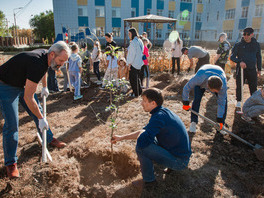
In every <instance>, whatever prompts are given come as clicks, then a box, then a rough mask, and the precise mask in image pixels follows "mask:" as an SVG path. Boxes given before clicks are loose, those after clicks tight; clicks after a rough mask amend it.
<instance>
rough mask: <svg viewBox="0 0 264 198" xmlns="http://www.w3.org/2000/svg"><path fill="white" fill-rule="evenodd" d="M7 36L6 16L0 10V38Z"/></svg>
mask: <svg viewBox="0 0 264 198" xmlns="http://www.w3.org/2000/svg"><path fill="white" fill-rule="evenodd" d="M5 34H6V23H5V14H4V13H3V12H2V11H1V10H0V36H5Z"/></svg>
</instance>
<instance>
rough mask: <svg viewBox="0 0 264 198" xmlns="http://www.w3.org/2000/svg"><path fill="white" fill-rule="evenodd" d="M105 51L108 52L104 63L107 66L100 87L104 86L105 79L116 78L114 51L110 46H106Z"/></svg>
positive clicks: (116, 69) (116, 68)
mask: <svg viewBox="0 0 264 198" xmlns="http://www.w3.org/2000/svg"><path fill="white" fill-rule="evenodd" d="M105 51H106V52H108V54H107V58H106V64H107V65H108V67H107V70H106V72H105V75H104V80H103V85H102V88H104V87H105V85H106V84H107V81H112V80H116V81H117V80H118V79H117V73H118V65H117V57H116V56H115V52H114V51H113V49H112V48H111V47H110V46H108V47H106V48H105Z"/></svg>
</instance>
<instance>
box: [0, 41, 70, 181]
mask: <svg viewBox="0 0 264 198" xmlns="http://www.w3.org/2000/svg"><path fill="white" fill-rule="evenodd" d="M70 54H71V51H70V49H69V47H68V46H67V44H66V43H65V42H63V41H59V42H57V43H55V44H53V45H52V46H51V47H50V49H49V50H46V49H38V50H34V51H30V52H22V53H19V54H17V55H15V56H14V57H12V58H11V59H10V60H9V61H7V62H6V63H4V64H3V65H2V66H1V67H0V107H1V112H2V115H3V117H4V120H5V124H4V127H3V150H4V162H5V166H6V170H7V175H8V177H9V178H16V177H19V171H18V169H17V155H16V152H17V147H18V125H19V124H18V123H19V118H18V102H19V103H20V104H21V105H22V106H23V107H24V108H25V109H26V111H27V112H28V114H29V115H30V116H31V117H32V118H33V120H34V121H35V123H36V125H37V129H38V131H39V132H43V130H44V129H47V130H48V131H47V142H48V143H50V144H51V145H53V146H56V147H64V146H65V145H66V144H65V143H64V142H60V141H58V140H57V139H55V138H53V134H52V132H51V131H50V129H49V125H48V122H47V120H46V118H44V117H43V114H42V109H41V106H40V104H39V101H38V98H37V96H36V94H35V93H36V91H37V86H38V83H39V82H40V81H41V80H42V85H43V88H42V91H41V96H46V97H47V96H48V95H49V91H48V88H47V71H48V68H49V67H50V68H52V69H53V70H57V69H58V68H59V67H61V66H62V65H63V64H64V62H65V61H67V60H68V58H69V57H70Z"/></svg>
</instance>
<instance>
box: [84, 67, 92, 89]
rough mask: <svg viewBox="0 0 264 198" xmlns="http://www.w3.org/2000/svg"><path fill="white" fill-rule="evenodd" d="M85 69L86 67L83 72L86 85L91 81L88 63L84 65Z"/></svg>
mask: <svg viewBox="0 0 264 198" xmlns="http://www.w3.org/2000/svg"><path fill="white" fill-rule="evenodd" d="M85 69H86V72H85V78H86V79H85V81H86V83H87V84H88V85H90V81H91V74H90V64H86V65H85Z"/></svg>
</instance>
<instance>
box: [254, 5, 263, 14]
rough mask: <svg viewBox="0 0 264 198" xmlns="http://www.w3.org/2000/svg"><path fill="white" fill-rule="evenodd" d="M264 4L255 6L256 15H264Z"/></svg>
mask: <svg viewBox="0 0 264 198" xmlns="http://www.w3.org/2000/svg"><path fill="white" fill-rule="evenodd" d="M263 7H264V4H260V5H256V6H255V16H256V17H260V16H262V12H263Z"/></svg>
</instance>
